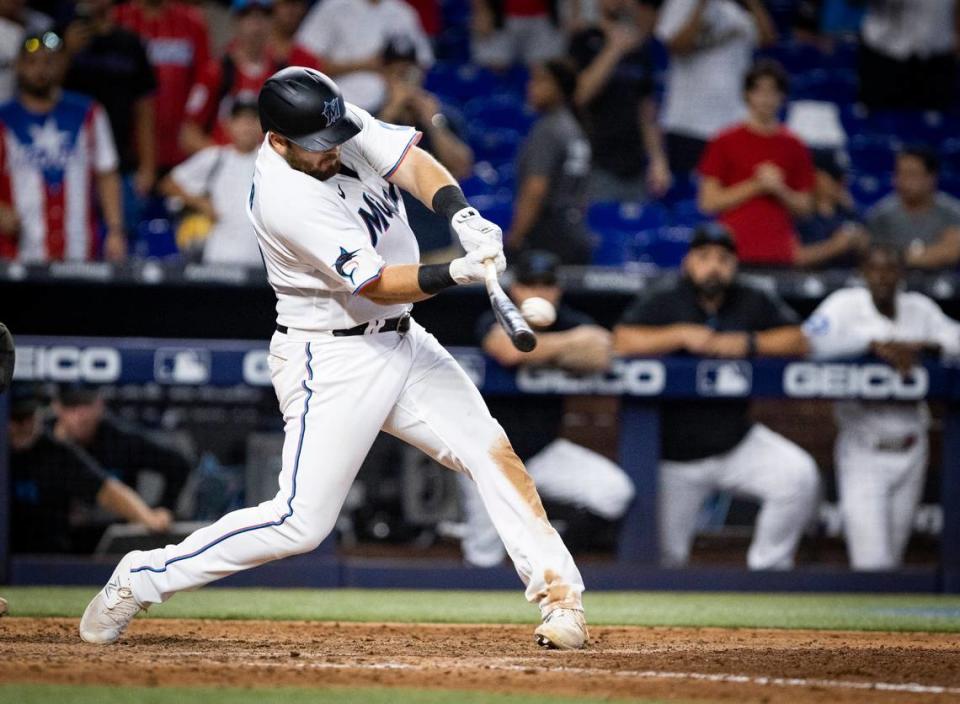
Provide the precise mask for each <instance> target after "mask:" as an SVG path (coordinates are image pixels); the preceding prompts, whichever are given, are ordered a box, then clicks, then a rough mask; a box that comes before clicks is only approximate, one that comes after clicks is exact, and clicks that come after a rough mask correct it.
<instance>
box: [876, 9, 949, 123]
mask: <svg viewBox="0 0 960 704" xmlns="http://www.w3.org/2000/svg"><path fill="white" fill-rule="evenodd" d="M944 31H947V28H944ZM956 81H957V62H956V58H955V57H954V55H953V54H937V55H935V56H930V57H928V58H924V59H921V58H919V57H916V56H913V57H910V58H909V59H906V60H903V61H901V60H899V59H894V58H891V57H889V56H887V55H885V54H881V53H880V52H878V51H875V50H873V49H871V48H870V47H868V46H867V45H866V44H861V45H860V100H861V101H862V102H863V103H864V104H866V105H867V107H870V108H901V109H914V110H917V109H919V110H945V109H947V108H949V107H950V106H951V105H953V99H954V89H955V87H956Z"/></svg>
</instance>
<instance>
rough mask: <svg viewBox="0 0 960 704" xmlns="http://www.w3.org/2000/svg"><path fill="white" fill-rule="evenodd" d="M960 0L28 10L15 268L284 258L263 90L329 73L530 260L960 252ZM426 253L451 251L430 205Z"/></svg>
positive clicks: (9, 216)
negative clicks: (254, 219)
mask: <svg viewBox="0 0 960 704" xmlns="http://www.w3.org/2000/svg"><path fill="white" fill-rule="evenodd" d="M957 17H958V9H957V3H956V2H955V0H930V1H928V2H916V3H913V2H903V1H902V0H821V1H820V2H816V1H813V0H804V1H802V2H799V1H798V2H779V1H778V2H773V1H770V0H768V1H766V2H765V1H764V0H566V1H563V0H472V1H469V2H468V0H446V1H444V2H440V1H439V0H409V2H408V1H406V0H318V1H317V2H314V3H310V2H307V0H233V2H230V3H219V2H215V1H214V0H207V1H206V2H195V3H187V2H178V1H173V0H129V1H128V2H123V3H114V2H112V1H111V0H85V1H82V2H65V1H63V0H45V1H43V0H36V1H34V2H24V0H3V1H2V2H0V35H2V36H3V38H4V40H3V42H2V47H3V48H2V50H0V51H2V52H3V54H4V55H3V56H2V58H0V101H7V102H5V103H3V104H2V106H0V136H2V140H0V257H2V258H5V259H16V260H20V261H24V262H45V261H57V260H98V259H104V260H111V261H119V260H122V259H124V258H126V257H131V256H136V257H170V258H179V259H183V260H185V261H203V262H208V263H235V264H246V265H249V266H259V265H260V258H259V254H258V251H257V247H256V243H255V241H254V238H253V234H252V229H251V228H250V226H249V224H248V223H247V222H246V218H245V215H244V209H243V203H244V202H245V198H246V195H247V189H248V184H249V181H250V176H251V173H252V169H253V162H254V159H255V155H256V150H257V148H258V145H259V143H260V140H261V139H262V134H261V133H260V130H259V124H258V120H257V113H256V96H257V92H258V90H259V88H260V86H261V85H262V83H263V81H264V80H265V79H266V78H267V77H268V76H269V75H271V74H272V73H273V72H275V71H276V70H278V69H279V68H281V67H283V66H286V65H291V64H297V65H306V66H311V67H316V68H320V69H321V70H324V71H325V72H327V73H328V74H329V75H331V76H333V77H334V78H335V79H336V80H337V81H338V82H339V84H340V85H341V86H342V88H343V91H344V94H345V96H346V98H347V100H349V101H351V102H353V103H355V104H357V105H359V106H361V107H363V108H365V109H367V110H370V111H372V112H374V113H375V114H376V115H377V116H378V117H379V118H380V119H382V120H384V121H386V122H397V123H404V124H413V125H415V126H416V127H417V128H418V129H419V130H421V131H422V132H423V134H424V139H423V141H422V142H421V145H422V146H425V147H426V148H427V149H429V150H430V151H431V152H433V153H434V154H435V155H436V156H437V157H438V158H439V159H440V161H441V162H442V163H444V165H446V166H447V168H448V169H449V170H450V171H451V173H453V174H454V175H455V176H456V177H457V178H458V179H459V180H461V182H462V183H463V185H464V190H465V191H466V192H467V195H468V196H469V197H471V199H472V201H473V202H474V203H475V204H476V205H477V206H478V207H480V209H481V210H482V211H483V212H485V213H488V214H489V215H490V216H491V217H492V218H493V219H494V220H496V221H498V222H499V223H500V224H501V225H503V226H504V229H505V232H506V245H507V247H508V249H509V250H512V251H513V252H514V253H517V252H520V251H523V250H529V249H538V250H547V251H551V252H553V253H555V254H557V255H558V256H559V257H560V260H561V261H562V262H563V263H568V264H590V263H594V264H600V265H624V264H627V263H629V262H634V261H640V262H649V263H652V264H656V265H658V266H661V267H676V266H677V265H678V264H679V261H680V257H681V256H682V253H683V251H685V248H686V244H687V243H688V242H689V238H690V236H691V234H692V231H693V228H694V227H695V226H696V225H698V224H700V223H701V222H703V221H705V220H707V219H708V218H711V219H716V220H719V221H720V222H722V223H724V224H725V225H726V226H727V227H728V228H729V229H730V230H731V231H732V233H733V235H734V238H735V242H736V246H737V250H738V255H739V256H740V258H741V261H742V262H743V263H744V264H746V265H749V266H772V267H791V266H792V267H805V268H816V267H850V266H852V265H853V263H854V262H855V261H856V258H857V256H858V255H859V254H860V253H862V252H863V251H865V248H866V246H867V245H868V243H870V242H881V243H889V244H894V245H896V246H898V247H900V248H903V249H904V250H905V251H906V261H907V264H908V266H910V267H915V268H922V269H952V268H955V266H956V265H957V263H958V262H960V202H958V200H957V199H956V198H955V196H957V195H960V138H958V137H957V130H956V127H957V126H958V125H960V112H958V103H957V90H956V89H957V85H958V75H957V55H958V42H957V33H958V27H960V21H958V19H957ZM406 204H407V209H408V215H409V217H410V220H411V224H412V225H413V226H414V230H415V231H416V232H417V234H418V236H419V237H420V240H421V249H422V250H423V251H424V254H425V257H427V258H430V257H431V256H436V257H442V256H444V255H445V254H446V253H447V250H448V249H449V248H450V247H451V246H452V242H451V239H450V233H449V231H448V230H447V228H446V226H445V224H444V223H443V222H442V221H440V220H439V219H438V218H436V217H435V216H434V215H433V214H432V213H431V212H430V211H429V210H428V209H426V208H425V207H423V206H422V205H420V204H418V203H416V202H415V201H414V200H413V199H408V200H407V201H406Z"/></svg>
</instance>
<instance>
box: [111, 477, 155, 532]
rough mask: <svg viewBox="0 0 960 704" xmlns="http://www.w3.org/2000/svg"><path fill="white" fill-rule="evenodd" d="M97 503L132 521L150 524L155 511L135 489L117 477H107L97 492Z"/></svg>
mask: <svg viewBox="0 0 960 704" xmlns="http://www.w3.org/2000/svg"><path fill="white" fill-rule="evenodd" d="M97 504H98V505H99V506H100V507H101V508H104V509H106V510H107V511H110V512H111V513H115V514H116V515H118V516H120V517H121V518H125V519H126V520H128V521H129V522H130V523H142V524H143V525H149V524H150V522H151V520H152V517H153V512H152V510H151V509H150V507H149V506H147V504H146V503H144V501H143V499H141V498H140V496H139V495H138V494H137V492H135V491H134V490H133V489H131V488H130V487H128V486H127V485H126V484H124V483H122V482H119V481H117V480H116V479H107V480H106V481H105V482H104V483H103V486H102V487H100V491H99V492H98V493H97Z"/></svg>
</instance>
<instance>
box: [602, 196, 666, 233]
mask: <svg viewBox="0 0 960 704" xmlns="http://www.w3.org/2000/svg"><path fill="white" fill-rule="evenodd" d="M587 223H588V224H589V226H590V227H591V228H592V229H594V230H606V229H618V230H627V231H633V232H639V231H640V230H645V229H652V228H656V227H661V226H663V225H665V224H666V223H667V211H666V209H665V208H664V207H663V206H662V205H660V204H659V203H637V202H625V203H619V202H604V203H594V204H593V205H591V206H590V209H589V211H588V212H587Z"/></svg>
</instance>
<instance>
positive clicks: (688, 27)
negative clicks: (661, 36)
mask: <svg viewBox="0 0 960 704" xmlns="http://www.w3.org/2000/svg"><path fill="white" fill-rule="evenodd" d="M706 7H707V2H706V0H698V2H697V5H696V7H695V8H694V9H693V12H691V13H690V16H689V17H688V18H687V21H686V22H685V23H684V25H683V27H681V28H680V31H679V32H677V33H676V34H675V35H674V36H673V38H672V39H670V40H668V41H667V48H668V49H669V50H670V51H671V53H674V54H677V55H679V56H683V55H685V54H690V53H692V52H693V51H694V50H695V49H696V48H697V40H698V38H699V37H700V24H701V22H702V21H703V11H704V9H706Z"/></svg>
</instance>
